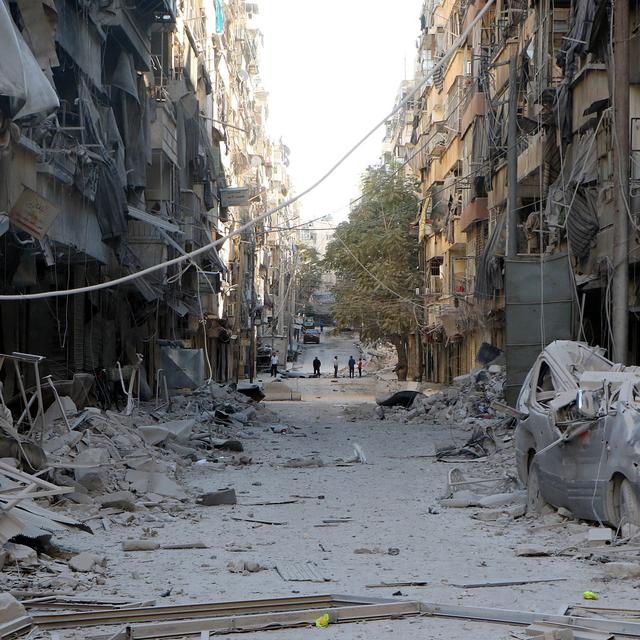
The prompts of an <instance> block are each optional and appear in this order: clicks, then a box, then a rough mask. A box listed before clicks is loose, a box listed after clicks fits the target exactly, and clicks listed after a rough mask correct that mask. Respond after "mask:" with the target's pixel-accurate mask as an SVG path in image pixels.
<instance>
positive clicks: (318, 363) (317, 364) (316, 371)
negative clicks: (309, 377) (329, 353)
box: [313, 356, 322, 378]
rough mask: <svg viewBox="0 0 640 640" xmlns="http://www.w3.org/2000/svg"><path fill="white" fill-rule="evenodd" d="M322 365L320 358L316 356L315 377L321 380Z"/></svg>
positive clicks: (314, 363)
mask: <svg viewBox="0 0 640 640" xmlns="http://www.w3.org/2000/svg"><path fill="white" fill-rule="evenodd" d="M321 364H322V363H321V362H320V358H318V356H316V357H315V358H314V359H313V375H314V376H315V377H316V378H319V377H320V365H321Z"/></svg>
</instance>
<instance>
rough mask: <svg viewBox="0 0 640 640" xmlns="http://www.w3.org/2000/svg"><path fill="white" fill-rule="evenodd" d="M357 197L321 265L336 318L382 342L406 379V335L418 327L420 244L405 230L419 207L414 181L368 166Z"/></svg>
mask: <svg viewBox="0 0 640 640" xmlns="http://www.w3.org/2000/svg"><path fill="white" fill-rule="evenodd" d="M361 193H362V195H361V197H360V199H359V200H358V201H357V202H355V203H354V204H353V205H352V206H351V211H350V213H349V221H348V222H344V223H342V224H340V225H339V226H338V227H337V229H336V231H335V234H334V238H333V240H332V241H331V242H330V243H329V246H328V247H327V253H326V256H325V264H326V266H327V268H329V269H331V270H333V271H334V272H335V274H336V279H337V282H336V287H335V290H334V292H335V299H336V301H335V305H334V309H333V312H334V316H335V319H336V322H337V324H338V326H353V327H354V328H357V329H358V330H359V331H360V338H361V339H362V340H363V341H364V342H366V343H374V342H377V341H380V340H385V341H388V342H390V343H391V344H393V346H394V347H395V348H396V351H397V354H398V366H397V375H398V379H399V380H406V376H407V357H408V345H409V335H410V334H411V333H413V332H415V330H416V327H417V314H418V308H417V306H416V305H417V304H418V298H417V297H416V295H415V289H416V287H418V286H420V283H421V278H420V273H419V270H418V243H417V242H416V239H415V237H412V236H411V234H410V231H409V227H410V224H411V223H412V222H413V221H414V220H415V217H416V211H417V208H418V197H417V194H416V183H415V181H414V180H413V179H411V178H408V177H407V176H404V175H403V174H402V172H398V171H397V168H396V167H393V166H392V167H385V166H378V167H369V168H368V169H367V170H366V172H365V173H364V175H363V177H362V181H361Z"/></svg>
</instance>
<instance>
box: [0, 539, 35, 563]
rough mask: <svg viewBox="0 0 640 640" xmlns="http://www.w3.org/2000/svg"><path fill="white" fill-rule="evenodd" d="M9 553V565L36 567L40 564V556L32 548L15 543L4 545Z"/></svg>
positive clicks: (7, 560) (7, 559)
mask: <svg viewBox="0 0 640 640" xmlns="http://www.w3.org/2000/svg"><path fill="white" fill-rule="evenodd" d="M4 549H5V551H6V552H7V558H6V562H7V564H17V565H23V566H35V565H37V564H38V554H37V553H36V551H35V550H34V549H32V548H31V547H27V546H26V545H24V544H16V543H15V542H7V543H6V544H5V545H4Z"/></svg>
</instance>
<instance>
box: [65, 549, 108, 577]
mask: <svg viewBox="0 0 640 640" xmlns="http://www.w3.org/2000/svg"><path fill="white" fill-rule="evenodd" d="M106 565H107V559H106V557H105V556H101V555H98V554H95V553H89V552H88V551H83V552H82V553H79V554H78V555H77V556H73V558H71V560H69V567H70V568H71V570H72V571H77V572H79V573H88V572H90V571H95V570H96V569H98V570H99V568H103V567H105V566H106Z"/></svg>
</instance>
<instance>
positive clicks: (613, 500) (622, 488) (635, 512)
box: [607, 478, 640, 528]
mask: <svg viewBox="0 0 640 640" xmlns="http://www.w3.org/2000/svg"><path fill="white" fill-rule="evenodd" d="M608 511H609V514H608V518H607V519H608V520H609V521H610V522H611V524H612V525H613V526H615V527H617V528H619V527H622V526H624V525H625V524H632V525H635V526H636V527H640V500H639V499H638V494H637V492H636V490H635V489H634V487H633V485H632V484H631V483H630V482H629V481H628V480H627V479H626V478H623V479H622V480H621V481H619V482H616V483H615V485H614V486H613V487H612V490H611V493H610V506H609V509H608Z"/></svg>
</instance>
